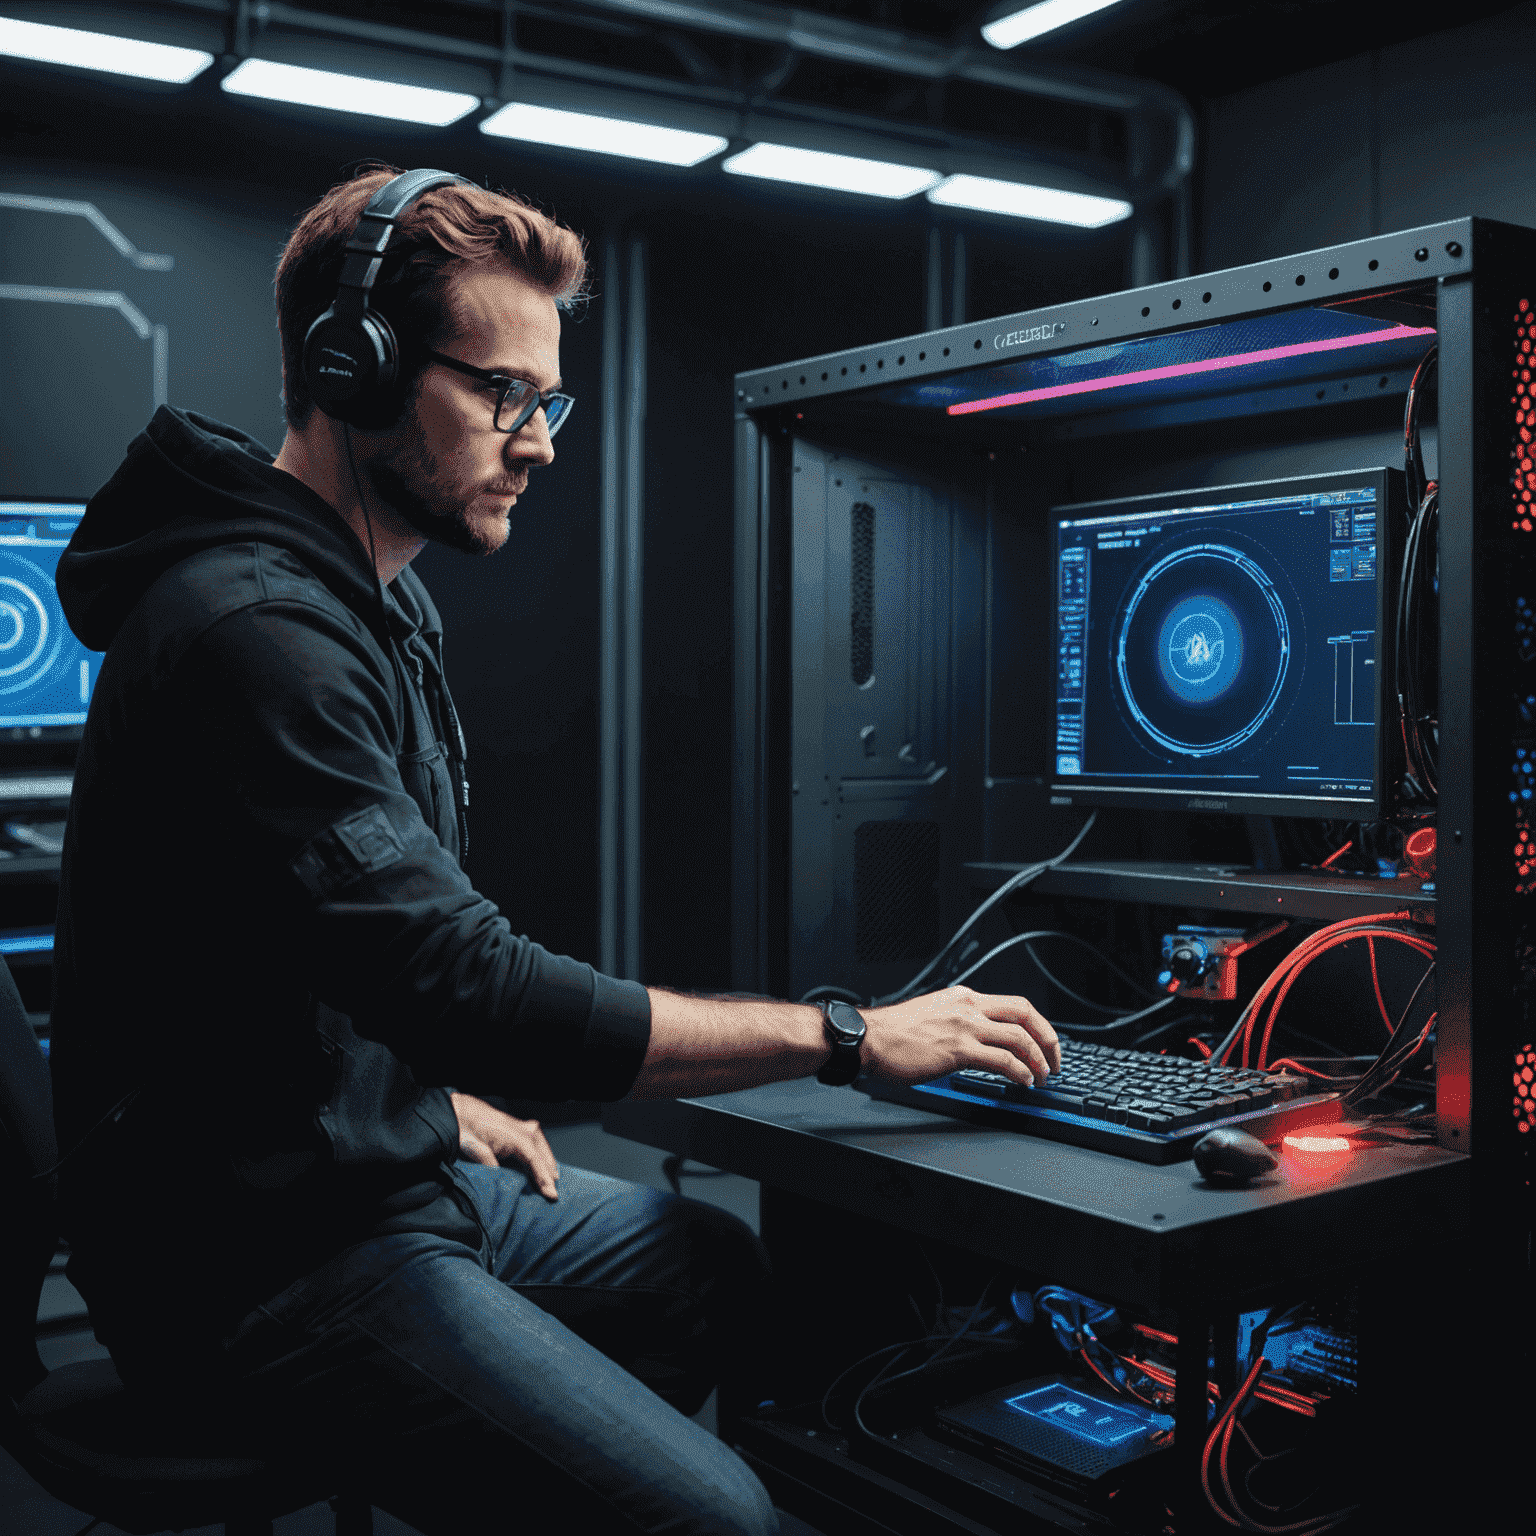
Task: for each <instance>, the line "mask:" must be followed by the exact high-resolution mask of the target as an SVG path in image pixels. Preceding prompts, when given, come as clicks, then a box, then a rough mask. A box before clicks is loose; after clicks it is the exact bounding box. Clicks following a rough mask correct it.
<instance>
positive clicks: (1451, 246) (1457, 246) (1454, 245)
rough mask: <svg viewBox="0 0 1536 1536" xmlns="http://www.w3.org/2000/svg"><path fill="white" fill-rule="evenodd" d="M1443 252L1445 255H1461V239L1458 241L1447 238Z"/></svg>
mask: <svg viewBox="0 0 1536 1536" xmlns="http://www.w3.org/2000/svg"><path fill="white" fill-rule="evenodd" d="M1445 254H1446V255H1447V256H1460V255H1461V241H1459V240H1447V241H1446V243H1445Z"/></svg>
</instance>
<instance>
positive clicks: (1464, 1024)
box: [732, 218, 1536, 1459]
mask: <svg viewBox="0 0 1536 1536" xmlns="http://www.w3.org/2000/svg"><path fill="white" fill-rule="evenodd" d="M1533 312H1536V232H1532V231H1530V230H1526V229H1522V228H1517V227H1513V226H1510V225H1506V224H1501V223H1496V222H1492V221H1487V220H1482V219H1473V218H1463V219H1456V220H1452V221H1448V222H1446V223H1442V224H1436V225H1431V226H1426V227H1423V228H1418V229H1411V230H1406V231H1401V232H1398V233H1394V234H1387V235H1381V236H1378V237H1374V238H1371V239H1369V240H1364V241H1358V242H1354V243H1351V244H1348V245H1342V246H1337V247H1333V248H1330V249H1325V250H1319V251H1310V252H1304V253H1302V254H1299V255H1296V256H1291V257H1285V258H1279V259H1276V260H1273V261H1267V262H1262V263H1258V264H1255V265H1252V266H1247V267H1242V268H1236V269H1233V270H1230V271H1224V272H1217V273H1207V274H1203V275H1200V276H1194V277H1188V278H1181V279H1177V280H1175V281H1172V282H1167V283H1162V284H1158V285H1156V286H1153V287H1150V288H1145V289H1140V290H1136V291H1132V292H1124V293H1118V294H1113V295H1109V296H1107V297H1104V298H1100V299H1088V300H1083V301H1080V302H1077V303H1072V304H1067V305H1063V306H1060V307H1057V308H1051V309H1048V310H1040V311H1034V312H1029V313H1025V314H1018V315H1010V316H1005V317H1002V318H1000V319H995V320H984V321H977V322H975V323H971V324H967V325H963V326H957V327H953V328H950V329H947V330H941V331H934V332H929V333H926V334H922V335H908V336H897V337H896V338H895V339H893V340H891V341H889V342H886V343H883V344H880V345H876V346H869V347H863V348H858V349H854V350H850V351H846V352H841V353H829V354H826V355H823V356H819V357H814V358H809V359H805V360H802V361H798V362H795V363H788V364H784V365H781V366H778V367H774V368H759V369H754V370H752V371H749V372H745V373H742V374H739V375H738V376H737V379H736V423H735V434H736V556H735V613H736V654H735V732H734V782H733V795H734V804H733V850H732V857H733V872H732V892H733V897H732V899H733V970H734V980H735V985H736V986H737V987H738V988H740V989H741V990H743V991H748V992H755V993H768V994H772V995H775V996H781V997H791V998H794V997H799V996H800V995H802V994H803V993H804V992H805V991H806V990H807V989H808V988H810V987H812V986H814V985H819V984H840V985H842V986H844V987H847V988H849V989H850V990H851V991H852V992H853V993H855V994H857V995H858V996H860V997H872V996H880V995H884V994H886V993H888V992H889V991H891V990H892V988H894V987H896V986H897V985H900V984H902V983H905V982H906V981H908V980H909V979H910V978H911V977H912V976H913V975H914V974H915V973H916V971H917V970H918V969H919V968H920V967H921V964H922V963H923V961H924V960H925V959H926V958H927V956H928V954H929V953H931V951H932V950H933V949H936V948H937V946H938V944H939V943H940V942H942V940H943V939H945V938H947V937H948V936H949V934H950V933H951V932H953V931H954V929H955V927H956V926H958V924H959V922H960V921H961V920H962V919H963V918H964V916H965V915H966V914H967V913H968V912H969V911H970V910H971V909H972V907H973V906H974V905H975V903H976V901H977V900H978V899H979V897H980V895H981V894H983V893H984V892H985V891H986V890H987V889H991V888H995V887H996V885H997V884H998V883H1000V880H1001V878H1002V875H1001V873H1000V872H999V871H998V869H997V868H996V866H999V865H1006V864H1010V863H1011V864H1013V865H1015V866H1016V865H1017V864H1018V863H1020V862H1024V861H1034V860H1037V859H1043V858H1046V857H1049V856H1050V855H1052V854H1054V853H1056V852H1058V851H1059V850H1060V849H1061V848H1062V847H1064V846H1065V844H1066V843H1067V842H1068V840H1069V839H1070V838H1071V837H1072V835H1073V834H1074V833H1075V832H1076V831H1077V830H1078V828H1079V827H1080V826H1081V825H1082V822H1083V819H1084V814H1083V813H1082V812H1081V811H1079V810H1078V809H1077V808H1076V807H1072V806H1063V805H1060V804H1054V803H1053V798H1059V797H1053V794H1052V791H1051V787H1050V784H1049V782H1048V780H1049V776H1050V769H1049V766H1048V754H1049V742H1050V733H1051V724H1052V698H1051V665H1050V658H1049V657H1048V656H1045V655H1042V654H1041V653H1042V650H1043V649H1044V648H1045V642H1044V639H1043V634H1044V629H1045V626H1046V625H1047V623H1048V618H1047V615H1048V612H1049V605H1050V597H1051V593H1050V587H1049V569H1050V567H1049V551H1050V542H1051V541H1050V529H1049V528H1048V526H1047V516H1046V514H1047V512H1048V510H1049V509H1050V508H1053V507H1057V506H1061V505H1063V504H1067V503H1081V502H1091V501H1096V500H1105V499H1110V498H1120V497H1129V496H1136V495H1145V494H1151V493H1154V492H1161V491H1167V490H1174V489H1180V488H1183V487H1190V486H1215V485H1229V484H1236V483H1251V482H1257V481H1263V480H1272V479H1282V478H1285V477H1292V476H1302V475H1309V474H1317V473H1323V472H1329V471H1333V470H1340V469H1354V468H1362V467H1367V466H1387V467H1392V466H1401V465H1402V462H1403V430H1402V423H1403V406H1404V398H1405V393H1406V390H1407V388H1408V385H1409V382H1410V379H1411V378H1412V376H1413V373H1414V371H1415V368H1416V366H1417V365H1418V363H1419V362H1420V361H1421V360H1422V358H1423V356H1424V354H1425V351H1426V350H1427V348H1428V347H1429V346H1430V345H1431V344H1433V345H1434V346H1436V347H1437V348H1438V380H1437V384H1438V411H1437V412H1436V413H1431V414H1429V415H1426V418H1425V420H1426V429H1425V431H1426V446H1427V449H1428V452H1429V458H1430V464H1431V471H1432V473H1434V474H1435V477H1436V478H1437V480H1438V485H1439V495H1440V528H1439V550H1438V561H1439V698H1440V701H1441V703H1440V718H1439V771H1440V782H1439V785H1438V853H1437V859H1438V867H1437V869H1436V871H1435V878H1434V881H1433V883H1432V884H1431V885H1430V886H1428V887H1427V888H1421V887H1420V886H1419V884H1418V882H1416V881H1415V882H1411V885H1412V889H1411V890H1410V889H1409V888H1408V884H1406V883H1405V884H1402V885H1399V884H1398V883H1397V882H1386V881H1382V882H1363V881H1362V882H1357V883H1356V884H1355V885H1354V886H1352V887H1351V886H1349V885H1347V884H1346V883H1341V882H1338V881H1335V882H1332V883H1329V882H1328V881H1326V880H1322V879H1319V878H1313V877H1310V876H1308V875H1306V874H1305V873H1299V872H1296V871H1294V870H1292V871H1285V870H1274V869H1260V868H1240V867H1221V868H1212V867H1209V866H1206V867H1202V866H1201V865H1200V862H1199V859H1198V857H1195V858H1193V859H1192V858H1191V848H1192V844H1191V837H1192V835H1193V832H1194V831H1195V830H1197V829H1196V827H1195V823H1194V822H1193V821H1191V820H1190V819H1189V818H1187V817H1185V818H1180V817H1179V816H1175V815H1171V814H1170V815H1166V816H1159V815H1154V814H1144V813H1141V812H1126V811H1118V812H1112V813H1110V816H1109V818H1108V819H1107V820H1106V819H1105V818H1104V816H1103V814H1102V813H1101V823H1100V825H1098V826H1096V828H1095V833H1094V838H1095V841H1094V842H1091V843H1089V844H1086V845H1085V847H1084V849H1083V852H1082V855H1080V856H1079V857H1077V858H1075V859H1074V861H1073V862H1072V863H1070V864H1068V865H1066V866H1064V867H1063V868H1061V869H1058V870H1054V871H1050V872H1048V873H1047V874H1045V875H1042V876H1041V877H1040V879H1039V880H1038V881H1037V883H1036V886H1035V887H1034V889H1035V890H1037V891H1039V892H1041V893H1042V894H1048V895H1051V896H1054V897H1058V898H1071V899H1074V900H1084V901H1092V900H1099V901H1105V902H1108V901H1119V902H1141V903H1146V904H1147V906H1148V907H1149V908H1155V909H1161V910H1162V911H1163V913H1164V915H1166V910H1167V909H1176V910H1179V911H1190V910H1195V911H1199V912H1200V913H1202V914H1206V915H1204V916H1202V917H1201V918H1200V920H1201V921H1205V922H1212V921H1216V922H1239V923H1241V922H1244V921H1246V922H1252V921H1254V920H1255V916H1256V915H1257V914H1269V915H1270V916H1272V917H1273V916H1276V915H1279V916H1288V917H1292V918H1295V919H1299V920H1302V921H1312V922H1330V921H1336V920H1338V919H1340V918H1343V917H1347V916H1351V915H1356V914H1364V913H1367V912H1392V911H1411V913H1412V915H1413V916H1414V918H1415V919H1416V920H1417V921H1418V922H1420V923H1423V924H1428V923H1434V924H1435V932H1436V941H1437V946H1438V954H1437V983H1438V1009H1439V1017H1438V1022H1437V1045H1436V1088H1435V1098H1436V1121H1437V1137H1438V1140H1439V1142H1440V1145H1441V1146H1442V1147H1444V1148H1447V1149H1453V1150H1457V1151H1460V1152H1462V1153H1464V1154H1468V1155H1469V1157H1470V1164H1469V1168H1470V1173H1469V1184H1470V1189H1471V1191H1472V1193H1471V1201H1472V1209H1471V1212H1470V1224H1471V1228H1472V1230H1473V1231H1475V1232H1476V1233H1477V1234H1478V1236H1477V1240H1476V1243H1475V1244H1473V1245H1472V1246H1471V1247H1470V1248H1468V1249H1467V1250H1465V1251H1462V1250H1458V1251H1456V1252H1455V1253H1450V1252H1446V1253H1440V1254H1435V1255H1426V1264H1427V1265H1428V1264H1431V1263H1434V1264H1440V1265H1442V1266H1445V1269H1444V1272H1445V1273H1447V1274H1449V1273H1452V1272H1454V1273H1457V1274H1460V1275H1462V1277H1463V1280H1464V1281H1465V1283H1466V1284H1467V1285H1468V1286H1469V1287H1473V1288H1475V1290H1476V1292H1477V1294H1478V1296H1479V1298H1480V1300H1479V1306H1480V1307H1484V1308H1489V1309H1491V1311H1490V1312H1489V1315H1491V1316H1492V1315H1497V1316H1500V1317H1504V1318H1508V1319H1510V1320H1511V1321H1512V1322H1514V1321H1515V1320H1517V1319H1522V1318H1524V1317H1525V1314H1526V1310H1527V1309H1528V1306H1529V1291H1528V1288H1529V1242H1528V1237H1529V1232H1530V1229H1531V1195H1530V1151H1529V1148H1530V1144H1531V1143H1532V1142H1533V1141H1536V1089H1533V1088H1532V1080H1531V1073H1532V1071H1533V1070H1536V1038H1533V1036H1536V1019H1533V1013H1532V1008H1531V1001H1532V995H1533V990H1536V922H1533V918H1536V902H1533V896H1536V829H1533V823H1532V814H1533V812H1532V798H1533V791H1536V513H1533V511H1532V504H1533V496H1536V469H1533V461H1536V455H1533V454H1532V452H1531V446H1532V435H1533V432H1536V393H1533V388H1532V383H1533V381H1532V373H1533V371H1536V368H1533V364H1532V357H1533V355H1536V321H1533V318H1532V316H1533ZM893 329H895V328H894V327H893ZM1231 359H1242V361H1237V362H1233V361H1231ZM1117 370H1118V371H1117ZM1128 375H1138V376H1140V377H1133V378H1131V380H1130V382H1128V383H1123V382H1111V383H1109V384H1108V385H1106V384H1104V382H1103V381H1104V380H1105V379H1106V378H1108V379H1111V380H1113V381H1118V380H1119V379H1121V378H1122V377H1123V376H1128ZM998 401H1002V402H1004V403H1002V404H995V403H994V402H998ZM978 402H982V404H980V405H978ZM1010 402H1011V403H1010ZM1435 418H1437V420H1436V419H1435ZM1115 818H1118V820H1117V819H1115ZM1090 855H1091V856H1090ZM1229 913H1230V914H1233V915H1232V916H1231V917H1229V916H1227V914H1229ZM1241 914H1246V917H1244V916H1241ZM1512 1077H1513V1080H1514V1083H1515V1086H1514V1090H1513V1095H1512V1091H1511V1082H1512ZM1317 1240H1318V1241H1324V1242H1325V1241H1326V1234H1322V1233H1320V1234H1318V1237H1317ZM1474 1250H1475V1251H1474ZM1426 1272H1427V1270H1426ZM1474 1277H1475V1280H1474ZM1407 1283H1411V1280H1410V1281H1409V1282H1407ZM1516 1327H1517V1329H1519V1330H1521V1336H1522V1338H1525V1339H1527V1340H1528V1337H1529V1328H1528V1323H1526V1322H1516ZM1521 1348H1522V1349H1528V1343H1527V1344H1522V1345H1521ZM1466 1371H1467V1373H1468V1374H1467V1378H1466V1379H1465V1380H1464V1381H1461V1382H1459V1383H1457V1384H1452V1383H1450V1382H1448V1381H1444V1382H1442V1386H1454V1387H1455V1390H1457V1391H1462V1390H1464V1391H1467V1392H1472V1393H1474V1394H1478V1393H1481V1392H1483V1391H1484V1390H1485V1389H1486V1390H1488V1391H1492V1383H1491V1381H1488V1382H1483V1383H1482V1384H1481V1385H1479V1383H1478V1381H1477V1380H1475V1379H1474V1378H1476V1377H1477V1375H1478V1369H1477V1368H1475V1367H1473V1366H1470V1365H1469V1366H1467V1367H1466ZM1490 1400H1491V1399H1490ZM1485 1427H1486V1431H1487V1433H1489V1434H1492V1435H1493V1437H1494V1439H1495V1440H1497V1439H1498V1437H1499V1435H1500V1434H1501V1433H1503V1431H1502V1430H1501V1429H1500V1428H1499V1426H1497V1425H1488V1426H1485ZM1469 1433H1470V1431H1469ZM1511 1444H1512V1442H1511ZM1509 1449H1510V1447H1508V1446H1507V1447H1506V1450H1509ZM1479 1454H1485V1455H1486V1456H1488V1457H1493V1458H1495V1459H1496V1458H1497V1457H1499V1456H1500V1455H1502V1454H1503V1452H1501V1451H1499V1450H1498V1449H1497V1448H1496V1446H1495V1445H1494V1444H1493V1443H1492V1441H1490V1442H1488V1444H1487V1445H1486V1446H1485V1447H1484V1448H1483V1450H1481V1451H1480V1452H1479ZM1511 1454H1512V1450H1511Z"/></svg>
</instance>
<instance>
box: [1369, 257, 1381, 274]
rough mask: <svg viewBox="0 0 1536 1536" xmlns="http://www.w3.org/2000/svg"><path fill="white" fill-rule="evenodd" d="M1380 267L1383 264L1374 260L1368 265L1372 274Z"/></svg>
mask: <svg viewBox="0 0 1536 1536" xmlns="http://www.w3.org/2000/svg"><path fill="white" fill-rule="evenodd" d="M1380 265H1381V263H1380V262H1379V261H1376V260H1374V259H1373V260H1371V261H1368V262H1367V263H1366V266H1367V268H1368V269H1369V270H1370V271H1372V272H1374V271H1375V270H1376V268H1377V267H1379V266H1380Z"/></svg>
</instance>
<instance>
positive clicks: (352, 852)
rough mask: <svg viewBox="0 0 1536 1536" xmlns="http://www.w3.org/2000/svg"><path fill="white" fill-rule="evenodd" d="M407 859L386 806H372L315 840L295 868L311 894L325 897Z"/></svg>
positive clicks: (308, 844)
mask: <svg viewBox="0 0 1536 1536" xmlns="http://www.w3.org/2000/svg"><path fill="white" fill-rule="evenodd" d="M404 857H405V845H404V844H403V843H402V842H401V841H400V836H399V834H398V833H397V832H396V831H395V829H394V826H393V825H392V824H391V822H390V819H389V816H388V814H387V813H386V812H385V810H384V807H383V806H382V805H370V806H368V807H366V808H365V809H364V810H361V811H354V812H353V814H352V815H350V816H347V817H344V818H343V819H342V820H341V821H338V822H337V823H336V824H335V825H334V826H331V827H327V828H326V829H325V831H324V832H321V833H320V834H319V835H318V836H316V837H312V838H311V839H310V840H309V841H308V842H307V843H306V844H305V845H304V847H303V849H302V850H301V851H300V853H299V856H298V858H296V859H295V860H294V861H293V865H292V868H293V872H294V874H296V875H297V876H298V877H299V879H300V881H301V882H302V883H303V885H304V887H305V889H306V890H308V891H309V893H310V895H312V896H315V897H325V896H329V895H330V894H331V893H332V892H333V891H336V890H339V889H340V888H341V887H342V886H344V885H348V884H350V883H351V882H352V881H353V880H355V879H357V877H358V876H359V875H366V874H372V873H373V871H375V870H378V869H386V868H388V866H389V865H391V864H395V863H398V862H399V861H400V860H401V859H403V858H404Z"/></svg>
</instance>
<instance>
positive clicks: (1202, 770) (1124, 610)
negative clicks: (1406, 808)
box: [1053, 471, 1382, 814]
mask: <svg viewBox="0 0 1536 1536" xmlns="http://www.w3.org/2000/svg"><path fill="white" fill-rule="evenodd" d="M1379 473H1380V472H1379V471H1360V472H1359V473H1358V474H1356V475H1347V474H1340V475H1336V476H1329V477H1327V478H1326V480H1325V479H1323V477H1314V478H1313V479H1311V480H1303V481H1276V482H1272V483H1271V485H1269V486H1240V487H1226V488H1223V489H1220V490H1213V491H1204V492H1190V493H1187V494H1185V495H1160V496H1157V497H1139V498H1136V499H1135V500H1134V501H1129V502H1101V503H1097V504H1095V505H1092V506H1084V507H1080V508H1072V507H1064V508H1061V509H1060V510H1059V513H1058V520H1057V528H1056V651H1057V656H1056V738H1055V754H1054V759H1053V767H1054V769H1055V773H1054V778H1055V780H1056V782H1057V783H1058V784H1059V785H1060V786H1061V787H1063V788H1065V787H1075V788H1078V789H1081V790H1092V789H1105V790H1114V791H1115V792H1116V793H1120V794H1125V793H1130V794H1133V795H1134V796H1136V797H1138V798H1144V799H1149V800H1155V799H1156V797H1158V796H1174V795H1188V794H1190V793H1191V792H1194V793H1198V794H1201V795H1205V794H1215V795H1222V796H1239V797H1241V796H1249V797H1263V798H1265V799H1266V800H1270V801H1279V802H1282V803H1283V802H1285V801H1294V802H1296V809H1297V812H1298V813H1299V814H1306V813H1307V802H1309V801H1311V802H1315V801H1316V800H1318V799H1332V800H1344V801H1360V802H1363V803H1369V802H1370V801H1371V798H1372V796H1373V794H1374V788H1375V785H1374V779H1375V772H1376V696H1377V682H1376V662H1377V646H1376V622H1377V590H1376V576H1377V572H1376V549H1377V542H1376V540H1377V520H1378V515H1379V514H1380V512H1381V510H1382V509H1381V508H1380V507H1379V506H1378V500H1379V496H1380V491H1379V489H1378V486H1379V483H1380V482H1379V479H1378V476H1379ZM1277 808H1278V807H1277Z"/></svg>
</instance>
